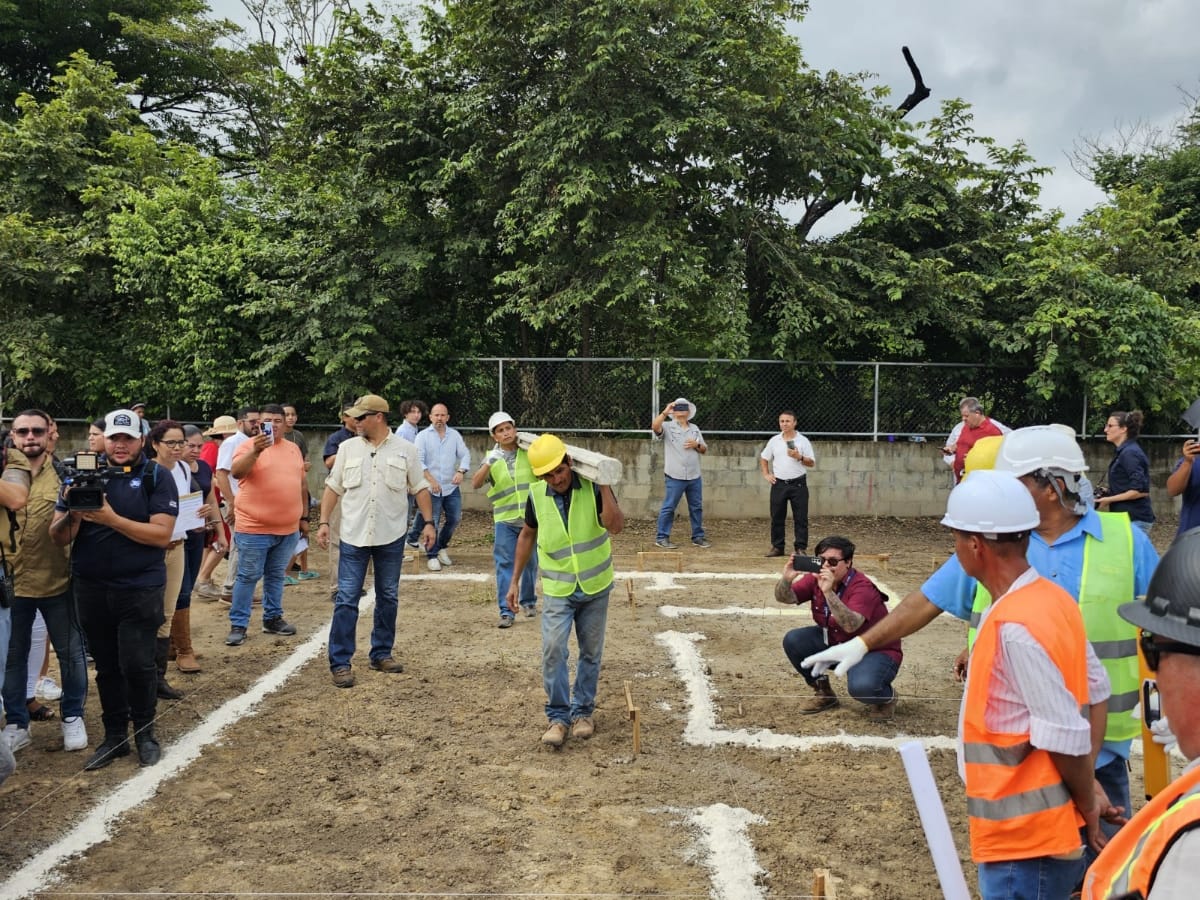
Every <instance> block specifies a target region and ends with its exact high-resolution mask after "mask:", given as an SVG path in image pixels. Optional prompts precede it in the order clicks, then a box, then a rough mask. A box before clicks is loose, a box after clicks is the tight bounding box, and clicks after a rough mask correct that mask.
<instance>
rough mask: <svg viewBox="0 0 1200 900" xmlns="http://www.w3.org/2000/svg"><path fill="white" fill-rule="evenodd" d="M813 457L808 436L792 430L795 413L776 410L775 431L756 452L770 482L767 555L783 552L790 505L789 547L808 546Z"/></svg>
mask: <svg viewBox="0 0 1200 900" xmlns="http://www.w3.org/2000/svg"><path fill="white" fill-rule="evenodd" d="M816 462H817V457H816V455H815V453H814V452H813V447H812V444H811V443H809V440H808V438H806V437H805V436H804V435H802V434H801V433H800V432H798V431H797V430H796V414H795V413H794V412H792V411H791V410H790V409H785V410H784V411H783V412H781V413H780V414H779V434H777V435H775V436H774V437H772V438H771V439H770V440H769V441H767V446H766V447H765V448H763V452H762V453H761V454H759V460H758V464H759V467H760V468H761V469H762V475H763V478H765V479H767V481H768V482H770V484H771V550H770V552H769V553H768V554H767V556H783V555H784V551H783V540H784V537H783V529H784V525H786V524H787V510H788V506H789V504H790V505H791V507H792V532H793V534H792V549H793V550H796V551H799V552H804V551H807V550H808V478H807V473H808V470H809V469H811V468H812V467H813V466H814V465H816Z"/></svg>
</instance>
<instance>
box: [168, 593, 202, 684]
mask: <svg viewBox="0 0 1200 900" xmlns="http://www.w3.org/2000/svg"><path fill="white" fill-rule="evenodd" d="M171 643H172V644H174V645H175V668H177V669H178V670H179V671H180V672H183V674H185V675H195V674H196V673H197V672H199V671H200V663H199V662H197V661H196V654H195V653H194V652H193V651H192V611H191V610H190V609H177V610H175V615H173V616H172V617H171Z"/></svg>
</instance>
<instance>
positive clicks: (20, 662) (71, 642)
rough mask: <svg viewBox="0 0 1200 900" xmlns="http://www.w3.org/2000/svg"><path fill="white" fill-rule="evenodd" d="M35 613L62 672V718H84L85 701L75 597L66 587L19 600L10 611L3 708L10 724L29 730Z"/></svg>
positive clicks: (84, 666)
mask: <svg viewBox="0 0 1200 900" xmlns="http://www.w3.org/2000/svg"><path fill="white" fill-rule="evenodd" d="M38 610H41V612H42V618H43V619H45V620H46V634H47V636H48V637H49V638H50V644H51V646H53V647H54V653H55V655H56V656H57V657H58V667H59V669H61V670H62V689H63V695H62V715H63V718H64V719H65V718H68V717H70V716H82V715H83V702H84V700H86V699H87V687H88V674H87V659H86V657H85V656H84V652H83V630H82V629H81V628H80V627H79V616H78V614H77V613H76V611H75V595H74V594H72V593H71V589H70V588H67V590H66V591H64V592H63V593H61V594H58V595H57V596H54V597H18V598H17V599H16V602H15V603H14V604H13V607H12V609H11V610H5V612H6V613H12V638H11V644H10V643H9V642H8V641H5V646H6V647H7V648H8V663H7V665H6V666H5V669H4V709H5V711H6V712H7V714H8V723H9V724H10V725H19V726H20V727H21V728H28V727H29V711H28V710H27V709H26V708H25V701H26V700H27V699H28V698H27V697H26V696H25V687H26V678H27V677H28V670H27V667H26V663H27V661H28V659H29V643H30V636H31V634H32V632H33V620H34V617H35V616H36V615H37V612H38Z"/></svg>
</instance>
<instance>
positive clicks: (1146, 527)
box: [1129, 521, 1154, 537]
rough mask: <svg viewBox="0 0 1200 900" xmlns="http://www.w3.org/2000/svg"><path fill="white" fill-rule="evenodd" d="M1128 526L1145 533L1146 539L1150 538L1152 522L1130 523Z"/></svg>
mask: <svg viewBox="0 0 1200 900" xmlns="http://www.w3.org/2000/svg"><path fill="white" fill-rule="evenodd" d="M1129 524H1130V525H1132V526H1133V527H1134V528H1140V529H1141V530H1142V531H1144V532H1145V533H1146V537H1149V536H1150V529H1152V528H1153V527H1154V523H1153V522H1141V521H1137V522H1134V521H1130V523H1129Z"/></svg>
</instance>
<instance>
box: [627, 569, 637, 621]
mask: <svg viewBox="0 0 1200 900" xmlns="http://www.w3.org/2000/svg"><path fill="white" fill-rule="evenodd" d="M625 590H626V591H627V592H628V593H629V612H630V613H632V614H633V615H635V616H636V615H637V600H636V599H635V598H634V596H633V579H632V578H626V579H625Z"/></svg>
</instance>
